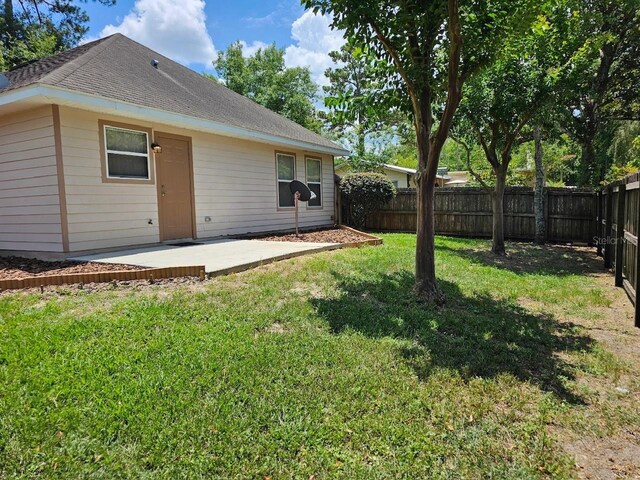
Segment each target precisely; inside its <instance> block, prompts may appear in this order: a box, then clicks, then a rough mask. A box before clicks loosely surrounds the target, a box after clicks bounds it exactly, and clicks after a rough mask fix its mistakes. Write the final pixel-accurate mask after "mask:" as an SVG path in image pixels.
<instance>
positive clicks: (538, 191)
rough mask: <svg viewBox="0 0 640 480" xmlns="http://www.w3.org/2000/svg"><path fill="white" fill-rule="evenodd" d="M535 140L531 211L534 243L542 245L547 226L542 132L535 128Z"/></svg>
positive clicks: (537, 127)
mask: <svg viewBox="0 0 640 480" xmlns="http://www.w3.org/2000/svg"><path fill="white" fill-rule="evenodd" d="M533 138H534V140H535V148H536V152H535V161H536V185H535V189H534V192H533V210H534V214H535V222H536V233H535V237H534V242H535V243H537V244H540V245H542V244H544V242H545V237H546V228H547V226H546V225H545V223H544V185H545V178H544V166H543V164H542V130H541V129H540V127H539V126H536V127H535V128H534V130H533Z"/></svg>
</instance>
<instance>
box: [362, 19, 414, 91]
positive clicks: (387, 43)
mask: <svg viewBox="0 0 640 480" xmlns="http://www.w3.org/2000/svg"><path fill="white" fill-rule="evenodd" d="M364 20H365V21H366V22H367V23H368V24H369V26H370V27H371V29H372V30H373V32H374V33H375V35H376V38H377V39H378V40H379V41H380V43H381V44H382V46H383V47H384V49H385V50H386V51H387V53H388V54H389V55H390V56H391V59H392V60H393V63H395V65H396V67H397V68H398V73H399V74H400V76H401V77H402V79H403V80H404V81H405V83H406V84H407V90H409V94H410V95H411V97H412V102H413V101H415V100H414V98H413V97H416V87H415V84H414V83H413V81H412V80H411V79H410V78H409V75H408V74H407V71H406V70H405V68H404V65H402V61H401V60H400V54H399V53H398V50H397V49H396V48H395V47H394V46H393V45H392V43H391V40H389V38H387V36H386V35H385V34H384V33H383V32H382V30H381V29H380V27H379V26H378V24H377V23H376V22H375V21H374V20H373V19H372V18H371V17H369V16H366V17H365V18H364Z"/></svg>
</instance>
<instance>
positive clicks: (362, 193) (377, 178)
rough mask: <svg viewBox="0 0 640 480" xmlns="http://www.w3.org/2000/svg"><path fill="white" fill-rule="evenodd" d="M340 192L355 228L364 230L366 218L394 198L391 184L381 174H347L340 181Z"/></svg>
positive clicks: (393, 188) (394, 191) (394, 193)
mask: <svg viewBox="0 0 640 480" xmlns="http://www.w3.org/2000/svg"><path fill="white" fill-rule="evenodd" d="M340 191H341V192H342V193H343V194H344V195H345V198H346V200H347V202H348V206H349V212H350V214H351V220H352V222H353V223H354V226H355V227H356V228H364V226H365V223H366V221H367V217H368V216H369V215H371V214H372V213H374V212H375V211H376V210H378V209H379V208H380V207H381V206H383V205H384V204H385V203H387V202H388V201H390V200H391V199H392V198H394V197H395V196H396V188H395V187H394V186H393V183H391V181H390V180H389V179H388V178H387V177H386V176H385V175H382V174H381V173H350V174H347V175H345V176H344V177H342V179H340Z"/></svg>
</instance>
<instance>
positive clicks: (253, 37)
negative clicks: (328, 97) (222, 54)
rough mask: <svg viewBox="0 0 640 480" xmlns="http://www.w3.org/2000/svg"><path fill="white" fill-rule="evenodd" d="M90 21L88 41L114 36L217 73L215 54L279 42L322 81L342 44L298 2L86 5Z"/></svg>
mask: <svg viewBox="0 0 640 480" xmlns="http://www.w3.org/2000/svg"><path fill="white" fill-rule="evenodd" d="M83 7H84V8H85V9H86V11H87V13H88V14H89V17H90V23H89V32H88V34H87V39H88V40H90V39H95V38H99V37H102V36H105V35H110V34H112V33H114V32H120V33H123V34H125V35H127V36H129V37H131V38H133V39H134V40H136V41H138V42H140V43H142V44H144V45H146V46H148V47H150V48H152V49H154V50H157V51H159V52H160V53H162V54H164V55H166V56H168V57H170V58H172V59H174V60H176V61H179V62H181V63H183V64H185V65H187V66H189V67H190V68H193V69H194V70H197V71H208V72H210V73H213V70H212V66H211V60H213V59H214V58H215V56H216V52H217V51H219V50H224V49H225V48H226V47H227V46H228V45H229V44H230V43H232V42H234V41H236V40H240V41H242V42H244V44H245V45H246V46H247V48H246V51H247V52H248V53H251V52H253V51H255V49H257V48H259V47H261V46H263V45H265V44H270V43H273V42H275V43H276V45H277V46H278V47H281V48H285V49H286V54H285V61H286V63H287V65H288V66H308V67H309V68H310V69H311V72H312V75H313V77H314V79H315V80H316V82H318V83H321V84H322V83H324V76H323V74H322V73H323V72H324V70H325V69H326V68H327V67H329V66H331V61H330V59H329V57H328V56H327V54H328V52H329V51H331V50H336V49H338V48H339V47H340V45H341V44H342V43H343V39H342V34H341V33H340V32H337V31H333V30H331V29H330V27H329V23H330V19H328V18H326V17H322V16H316V15H314V14H313V13H312V12H305V10H304V9H303V8H302V6H301V5H300V3H299V1H297V0H264V1H249V0H226V1H225V0H117V2H116V5H115V6H112V7H106V6H104V5H101V4H100V3H98V2H87V3H85V4H83Z"/></svg>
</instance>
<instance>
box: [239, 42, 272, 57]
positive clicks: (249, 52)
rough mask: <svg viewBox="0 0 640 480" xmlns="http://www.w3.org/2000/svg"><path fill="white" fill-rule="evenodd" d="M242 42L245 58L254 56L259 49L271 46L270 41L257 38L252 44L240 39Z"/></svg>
mask: <svg viewBox="0 0 640 480" xmlns="http://www.w3.org/2000/svg"><path fill="white" fill-rule="evenodd" d="M240 44H241V45H242V56H243V57H245V58H248V57H252V56H253V55H255V54H256V52H257V51H258V50H260V49H264V48H266V47H268V46H269V44H268V43H264V42H261V41H260V40H255V41H253V42H251V43H250V44H248V43H247V42H245V41H244V40H240Z"/></svg>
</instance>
